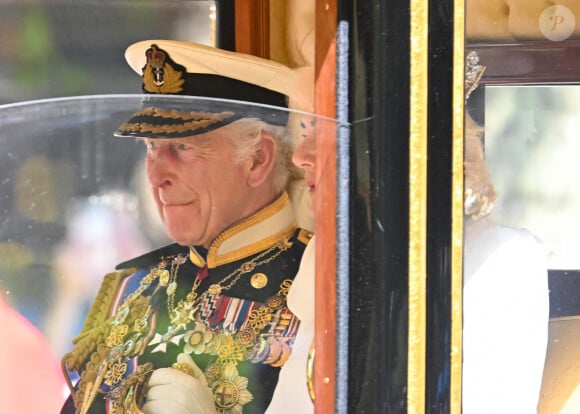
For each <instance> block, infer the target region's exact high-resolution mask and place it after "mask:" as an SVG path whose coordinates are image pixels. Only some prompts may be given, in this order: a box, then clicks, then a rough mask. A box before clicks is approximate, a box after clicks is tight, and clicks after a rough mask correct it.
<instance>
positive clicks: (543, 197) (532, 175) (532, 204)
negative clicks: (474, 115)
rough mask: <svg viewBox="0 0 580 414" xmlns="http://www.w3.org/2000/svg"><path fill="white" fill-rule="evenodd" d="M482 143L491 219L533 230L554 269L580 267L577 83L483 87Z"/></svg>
mask: <svg viewBox="0 0 580 414" xmlns="http://www.w3.org/2000/svg"><path fill="white" fill-rule="evenodd" d="M485 93H486V97H485V101H486V109H485V113H486V121H485V148H486V160H487V164H488V165H489V168H490V171H491V175H492V177H493V182H494V184H495V187H496V189H497V192H498V193H499V194H501V195H502V196H501V197H499V199H498V202H497V206H496V209H495V213H494V217H495V218H496V219H497V220H498V221H499V222H502V223H505V224H507V225H511V226H516V227H525V228H528V229H530V230H531V231H532V232H533V233H535V234H536V235H537V236H538V237H540V238H541V239H542V240H543V241H544V243H545V244H546V246H547V247H548V250H549V267H550V268H551V269H579V268H580V232H578V228H580V215H579V214H578V211H580V192H579V191H578V184H577V178H578V177H580V164H578V162H577V157H578V156H577V154H578V153H579V152H580V140H579V139H578V131H579V130H580V117H579V116H578V108H580V86H573V85H569V86H525V87H518V86H509V87H508V86H501V87H494V86H488V87H486V91H485Z"/></svg>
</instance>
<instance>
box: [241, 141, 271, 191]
mask: <svg viewBox="0 0 580 414" xmlns="http://www.w3.org/2000/svg"><path fill="white" fill-rule="evenodd" d="M277 145H278V144H277V143H276V140H275V139H274V138H273V137H272V136H271V135H270V134H266V133H264V132H262V141H261V142H260V148H259V149H258V151H256V152H255V153H254V155H253V157H252V165H251V168H250V174H249V175H248V184H249V185H250V187H259V186H260V185H262V184H263V183H264V182H265V181H266V180H267V179H268V178H269V177H270V174H271V173H272V169H273V168H274V161H275V160H276V149H277Z"/></svg>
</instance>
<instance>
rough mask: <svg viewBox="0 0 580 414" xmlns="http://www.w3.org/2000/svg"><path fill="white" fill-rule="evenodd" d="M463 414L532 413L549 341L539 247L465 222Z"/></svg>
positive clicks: (527, 237)
mask: <svg viewBox="0 0 580 414" xmlns="http://www.w3.org/2000/svg"><path fill="white" fill-rule="evenodd" d="M464 242H465V244H464V291H463V300H464V302H463V396H462V400H463V413H464V414H474V413H482V414H483V413H485V414H489V413H494V414H500V413H509V414H513V413H518V414H526V413H536V412H537V409H536V407H537V403H538V398H539V393H540V387H541V384H542V372H543V369H544V360H545V356H546V347H547V340H548V319H549V303H548V274H547V264H546V252H545V251H544V249H543V246H542V244H541V243H540V241H539V240H538V239H536V238H535V237H534V236H533V235H532V234H531V233H529V232H528V231H526V230H520V229H513V228H508V227H504V226H501V225H498V224H496V223H493V222H491V221H488V220H485V219H480V220H473V219H466V221H465V237H464Z"/></svg>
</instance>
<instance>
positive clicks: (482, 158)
mask: <svg viewBox="0 0 580 414" xmlns="http://www.w3.org/2000/svg"><path fill="white" fill-rule="evenodd" d="M531 79H533V76H530V77H528V78H527V82H525V83H521V82H520V83H519V84H517V83H516V84H513V85H510V84H501V85H500V84H488V85H485V86H480V87H479V90H478V91H477V93H476V94H475V96H472V98H470V100H471V99H473V101H471V102H470V101H469V100H468V104H467V111H468V112H467V116H468V121H467V122H466V130H465V131H466V134H465V161H466V166H465V190H466V197H465V208H466V212H467V211H468V210H469V209H472V213H473V215H471V216H469V217H468V218H467V219H466V221H465V232H464V302H463V315H464V319H463V322H464V328H463V354H464V364H463V408H464V412H466V413H469V412H471V410H472V409H473V408H474V407H475V406H481V404H484V403H485V402H484V401H480V400H479V395H481V394H480V393H479V391H478V388H480V387H488V386H491V384H492V383H493V384H494V385H493V387H497V390H496V391H497V392H496V393H495V399H496V401H495V403H498V404H501V405H502V407H505V408H508V407H510V408H511V411H513V412H517V411H528V410H527V409H526V407H527V408H529V411H530V412H532V411H534V412H535V411H536V409H537V410H538V412H539V413H552V412H567V411H566V410H572V411H574V410H575V409H577V405H575V404H577V398H578V397H577V396H578V393H579V392H580V385H579V384H578V380H577V376H574V374H573V372H577V371H574V369H571V366H572V365H573V364H575V362H574V361H575V359H576V355H577V352H578V350H579V349H580V343H579V342H578V339H577V335H576V334H574V332H578V322H580V319H579V316H578V315H579V314H580V309H579V307H578V303H579V302H578V299H579V298H578V292H579V291H580V290H579V289H580V270H579V269H580V236H579V235H578V232H577V229H578V226H579V224H580V223H579V218H578V211H579V209H580V195H579V193H578V186H577V177H578V176H579V174H580V171H579V166H578V163H577V162H576V160H575V158H576V156H577V153H578V150H579V149H580V148H579V147H580V141H579V140H578V134H577V131H578V127H579V122H580V121H579V119H580V118H579V116H578V114H579V112H578V107H579V103H580V86H578V85H574V84H552V85H550V84H547V83H545V82H538V83H536V84H534V82H533V81H531ZM543 80H544V81H545V78H544V79H543ZM492 83H493V82H492ZM471 115H473V118H474V119H475V122H474V123H470V122H469V121H470V118H469V117H470V116H471ZM473 135H475V136H476V140H473ZM475 147H478V150H479V151H475V150H474V148H475ZM480 167H481V168H480ZM477 208H481V210H479V211H478V210H477ZM479 213H481V214H479ZM478 214H479V215H478ZM519 341H522V342H519ZM491 355H494V357H493V362H492V361H491V360H490V359H488V358H487V357H488V356H491ZM504 358H505V361H504V362H505V364H504V365H505V366H509V367H510V368H509V369H508V370H509V371H510V373H508V374H506V377H505V378H508V377H511V378H512V379H514V380H515V381H514V382H515V383H517V384H518V385H517V386H514V387H511V388H510V390H509V393H503V392H501V389H503V387H504V385H502V384H501V381H496V380H495V379H494V378H495V373H494V369H493V368H492V367H493V366H494V365H493V364H494V363H498V362H499V361H501V360H503V359H504ZM508 360H509V363H508ZM500 364H503V363H501V362H500ZM575 401H576V402H575ZM573 407H576V408H573Z"/></svg>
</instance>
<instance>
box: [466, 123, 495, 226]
mask: <svg viewBox="0 0 580 414" xmlns="http://www.w3.org/2000/svg"><path fill="white" fill-rule="evenodd" d="M482 133H483V128H482V127H481V126H480V125H478V124H477V123H476V122H475V120H474V119H473V118H472V117H471V115H470V114H469V113H468V112H465V142H464V147H465V149H464V169H463V171H464V199H463V200H464V201H463V209H464V212H465V215H467V216H470V217H473V218H479V217H484V216H487V215H489V214H490V213H491V211H492V210H493V206H494V203H495V190H494V188H493V184H492V182H491V178H490V176H489V171H488V169H487V165H486V163H485V156H484V152H483V145H482V142H481V138H482Z"/></svg>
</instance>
